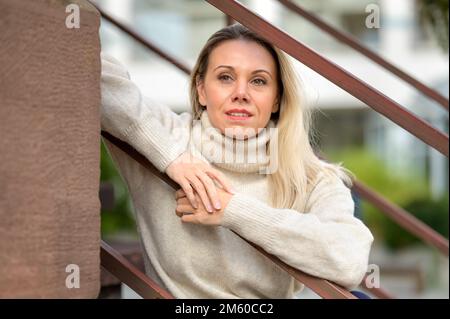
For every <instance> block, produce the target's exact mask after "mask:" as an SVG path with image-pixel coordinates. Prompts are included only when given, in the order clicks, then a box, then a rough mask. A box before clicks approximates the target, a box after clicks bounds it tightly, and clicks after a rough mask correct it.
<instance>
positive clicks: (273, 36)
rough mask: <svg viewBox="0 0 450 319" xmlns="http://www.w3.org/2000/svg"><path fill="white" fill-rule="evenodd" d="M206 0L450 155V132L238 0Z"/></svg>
mask: <svg viewBox="0 0 450 319" xmlns="http://www.w3.org/2000/svg"><path fill="white" fill-rule="evenodd" d="M207 1H208V2H209V3H211V4H212V5H213V6H215V7H216V8H217V9H219V10H220V11H222V12H223V13H225V14H228V15H230V16H231V17H232V18H233V19H234V20H236V21H238V22H239V23H241V24H242V25H244V26H246V27H247V28H249V29H250V30H252V31H253V32H257V33H258V34H259V35H261V36H262V37H264V38H265V39H267V41H270V42H271V43H272V44H274V45H275V46H277V47H278V48H280V49H281V50H283V51H284V52H286V53H288V54H289V55H291V56H292V57H294V58H295V59H297V60H298V61H300V62H302V63H303V64H305V65H306V66H308V67H309V68H311V69H312V70H314V71H315V72H317V73H319V74H321V75H322V76H323V77H325V78H326V79H328V80H329V81H331V82H332V83H334V84H336V85H337V86H339V87H341V88H342V89H344V90H345V91H347V92H348V93H350V94H351V95H353V96H354V97H356V98H358V99H359V100H361V101H362V102H364V103H366V104H367V105H368V106H370V107H371V108H373V109H374V110H375V111H377V112H378V113H380V114H383V115H384V116H386V117H387V118H388V119H390V120H391V121H392V122H394V123H396V124H397V125H399V126H401V127H402V128H404V129H405V130H407V131H408V132H410V133H411V134H413V135H414V136H416V137H417V138H419V139H421V140H422V141H424V142H425V143H426V144H428V145H430V146H431V147H433V148H435V149H436V150H438V151H439V152H441V153H442V154H444V155H445V156H447V157H448V149H449V144H448V135H447V134H445V133H442V132H440V131H438V130H436V129H435V128H433V127H432V126H431V125H430V124H429V123H427V122H426V121H424V120H422V119H420V118H418V117H417V116H415V115H414V114H413V113H411V112H410V111H408V110H407V109H406V108H404V107H403V106H401V105H400V104H398V103H397V102H395V101H393V100H392V99H390V98H388V97H387V96H385V95H384V94H382V93H381V92H379V91H378V90H376V89H375V88H373V87H372V86H370V85H369V84H367V83H366V82H364V81H362V80H360V79H359V78H357V77H355V76H354V75H352V74H351V73H349V72H347V71H346V70H344V69H342V68H341V67H339V66H338V65H336V64H334V63H332V62H331V61H329V60H328V59H326V58H325V57H323V56H321V55H320V54H318V53H316V52H315V51H314V50H312V49H311V48H309V47H307V46H306V45H304V44H302V43H301V42H299V41H297V40H295V39H294V38H292V37H291V36H289V35H288V34H287V33H285V32H283V31H282V30H280V29H278V28H277V27H275V26H273V25H272V24H270V23H268V22H267V21H265V20H264V19H263V18H261V17H260V16H258V15H257V14H255V13H253V12H252V11H250V10H249V9H247V8H246V7H245V6H243V5H242V4H241V3H238V2H236V1H235V0H226V1H225V0H207Z"/></svg>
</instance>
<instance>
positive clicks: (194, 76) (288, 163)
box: [190, 23, 352, 209]
mask: <svg viewBox="0 0 450 319" xmlns="http://www.w3.org/2000/svg"><path fill="white" fill-rule="evenodd" d="M228 40H245V41H253V42H256V43H257V44H259V45H261V46H262V47H264V48H265V49H267V50H268V51H269V53H270V54H271V55H272V57H273V59H274V60H275V62H276V67H277V70H278V72H277V74H278V101H280V107H279V110H278V112H277V113H275V114H273V115H272V119H274V120H276V121H277V127H278V169H277V170H276V172H274V173H272V174H268V178H269V194H270V196H271V203H272V205H273V206H274V207H279V208H297V209H304V205H305V200H306V196H305V195H307V194H308V192H309V191H310V190H311V188H312V187H313V186H314V183H315V181H316V177H317V174H318V173H320V172H323V173H325V174H327V175H329V176H334V177H339V178H341V179H342V180H343V181H344V183H345V184H346V185H347V186H348V187H350V186H351V184H352V178H351V173H350V172H349V171H348V170H346V169H345V168H343V167H342V166H341V164H331V163H327V162H325V161H323V160H321V159H319V158H318V157H317V156H316V155H315V154H314V151H313V149H312V146H311V144H310V135H309V133H310V123H311V112H310V110H309V109H308V108H307V107H306V105H304V103H302V99H301V95H300V90H299V89H300V85H299V81H298V78H297V76H296V73H295V71H294V68H293V66H292V64H291V62H290V61H289V60H288V58H287V56H286V55H285V54H284V53H283V52H282V51H281V50H279V49H278V48H276V47H274V46H272V45H271V44H270V43H269V42H267V41H266V40H265V39H263V38H262V37H260V36H259V35H258V34H256V33H254V32H252V31H250V30H249V29H247V28H246V27H244V26H242V25H241V24H237V23H236V24H233V25H231V26H227V27H225V28H223V29H221V30H219V31H217V32H216V33H214V34H213V35H212V36H211V37H210V38H209V39H208V41H207V42H206V44H205V46H204V47H203V49H202V50H201V52H200V54H199V57H198V59H197V63H196V64H195V67H194V69H193V70H192V73H191V80H190V100H191V105H192V114H193V120H198V119H200V116H201V113H202V112H203V107H202V106H201V105H200V102H199V97H198V92H197V84H198V82H199V81H203V80H204V78H205V75H206V70H207V68H208V58H209V55H210V53H211V52H212V50H213V49H214V48H215V47H217V46H218V45H219V44H220V43H222V42H223V41H228Z"/></svg>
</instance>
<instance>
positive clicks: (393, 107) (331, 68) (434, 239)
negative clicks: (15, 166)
mask: <svg viewBox="0 0 450 319" xmlns="http://www.w3.org/2000/svg"><path fill="white" fill-rule="evenodd" d="M207 1H208V2H210V3H211V4H213V5H214V6H216V7H217V8H218V9H219V10H221V11H223V12H224V13H225V14H226V15H227V21H228V23H230V21H231V19H234V20H236V21H238V22H240V23H241V24H243V25H245V26H247V27H248V28H250V29H253V31H255V32H258V33H259V34H261V35H262V36H265V37H266V38H267V40H269V41H270V42H272V43H274V44H275V45H277V46H278V47H280V48H281V49H284V51H286V52H287V53H291V55H292V56H293V57H294V58H297V59H298V60H300V61H301V62H303V63H304V64H306V65H308V66H310V67H311V68H313V69H314V70H316V71H317V72H319V73H320V74H322V75H323V76H325V77H326V78H328V79H329V80H331V81H332V82H333V83H335V84H336V85H339V86H340V87H342V88H343V89H344V90H346V91H348V92H349V93H350V94H352V95H353V96H355V97H357V98H359V99H360V100H362V101H363V102H366V103H367V104H368V105H369V106H371V107H372V108H373V109H375V110H376V111H377V112H379V113H381V114H383V115H385V116H386V117H388V118H390V119H391V120H392V118H394V119H395V120H393V121H394V122H395V123H397V124H398V125H400V126H402V127H404V128H405V129H407V130H408V131H409V132H410V133H412V134H413V135H415V136H416V137H418V138H420V139H421V140H423V141H424V142H425V143H427V144H428V145H430V146H432V147H434V148H435V149H437V150H439V151H440V152H441V153H443V154H444V155H446V156H447V157H448V136H447V135H446V134H443V133H442V132H439V131H437V130H436V129H434V128H432V127H431V126H430V125H429V124H428V123H426V122H424V121H422V120H421V119H419V118H417V117H416V116H415V115H414V114H412V113H410V112H409V111H408V110H406V109H405V108H403V107H402V106H400V105H399V104H397V103H396V102H394V101H392V100H390V99H389V98H387V97H385V96H384V95H382V94H381V93H380V92H378V91H376V90H375V89H374V88H372V87H370V86H369V85H367V84H366V83H364V82H362V81H361V80H359V79H357V78H355V77H354V76H353V75H351V74H350V73H348V72H346V71H345V70H343V69H341V68H339V67H338V66H336V65H334V64H332V63H331V62H329V61H328V60H326V59H325V58H323V57H321V56H320V55H319V54H317V53H315V52H314V51H312V50H311V49H309V48H307V47H305V46H304V45H302V44H301V43H299V42H298V41H296V40H294V39H292V38H290V37H289V36H288V35H286V34H285V33H283V32H282V31H280V30H278V29H277V28H276V27H274V26H272V25H270V24H269V23H268V22H266V21H264V20H263V19H262V18H260V17H258V16H256V15H255V14H253V13H252V12H251V11H249V10H248V9H246V8H245V7H243V6H242V5H241V4H239V3H237V2H235V1H233V0H230V1H222V2H221V3H220V1H213V0H211V1H209V0H207ZM225 3H226V4H228V7H227V6H226V4H225ZM98 10H99V11H100V13H101V14H102V17H103V18H105V19H106V20H108V21H109V22H111V23H113V24H114V25H116V26H117V27H118V28H119V29H121V30H122V31H124V32H126V33H128V34H129V35H130V36H132V37H133V38H134V39H136V40H137V41H138V42H140V43H141V44H142V45H144V46H145V47H147V48H148V49H150V50H152V51H153V52H155V53H156V54H158V55H160V56H161V57H163V58H164V59H165V60H167V61H169V62H170V63H172V64H174V65H175V66H177V67H178V68H179V69H180V70H182V71H183V72H185V73H187V74H189V73H190V69H189V68H188V67H187V66H185V65H184V64H183V63H181V62H179V61H178V60H177V59H176V58H174V57H172V56H170V55H169V54H167V53H166V52H163V51H162V50H160V49H159V48H158V47H157V46H155V45H153V44H152V43H151V42H150V41H148V40H146V39H144V38H143V37H141V36H140V35H139V34H138V33H136V32H134V31H133V30H131V29H130V28H128V27H126V26H124V25H123V24H121V23H119V22H117V21H116V20H115V19H113V18H112V17H111V16H109V15H108V14H106V13H105V12H103V11H102V10H101V9H100V8H98ZM272 31H274V32H272ZM277 36H278V37H280V38H281V40H277V39H276V38H277ZM303 49H306V53H307V54H306V58H304V59H299V58H298V54H296V53H295V50H303ZM363 54H364V53H363ZM302 55H305V52H304V51H302ZM321 62H323V63H325V67H323V66H322V67H319V65H318V64H320V63H321ZM339 80H340V81H342V82H343V83H340V84H339V83H336V82H339ZM361 88H364V92H366V93H369V95H370V96H369V97H364V96H362V94H361V93H360V92H359V93H358V92H356V91H357V90H358V89H361ZM418 89H419V88H418ZM383 102H387V105H388V106H386V107H385V106H383V105H382V103H383ZM447 103H448V101H447ZM402 117H403V119H402ZM423 128H425V133H423V132H422V133H421V132H420V130H421V129H423ZM102 135H103V137H104V138H107V139H108V140H109V141H111V142H112V143H114V144H115V145H116V146H118V145H121V143H122V145H121V146H119V147H120V148H121V149H122V150H124V151H126V152H127V153H128V154H129V155H130V156H132V157H133V158H135V159H136V160H138V161H139V162H140V163H141V164H143V163H145V162H146V164H145V165H144V166H146V167H148V168H149V169H151V170H152V172H153V173H154V174H155V175H157V176H159V177H160V178H161V179H163V180H164V181H166V182H167V183H169V184H170V185H172V186H176V185H173V184H174V182H173V181H171V180H170V179H169V178H168V177H167V176H165V175H164V174H162V173H160V172H159V171H158V170H157V169H156V168H154V167H153V165H152V164H151V163H150V162H148V161H147V160H146V159H145V158H143V157H142V155H140V154H135V155H131V154H133V152H135V153H137V152H136V151H135V150H134V149H132V147H130V146H129V145H127V144H126V143H124V142H123V141H120V140H117V139H116V138H115V137H113V136H111V135H110V134H108V133H107V132H102ZM434 138H437V139H438V141H437V142H435V143H432V142H431V141H430V139H434ZM113 141H114V142H113ZM444 142H446V143H447V146H446V147H445V146H444V145H443V143H444ZM116 143H117V144H116ZM124 144H126V145H124ZM354 189H355V191H356V192H358V194H360V195H361V197H363V198H364V199H366V200H368V201H370V202H371V203H372V204H374V205H375V206H376V207H378V208H380V209H382V211H383V212H384V213H385V214H386V215H387V216H388V217H390V218H392V219H393V220H394V221H395V222H397V223H398V224H399V225H401V226H402V227H404V228H405V229H407V230H408V231H410V232H411V233H413V234H415V235H416V236H418V237H419V238H421V239H422V240H424V241H425V242H428V243H429V244H431V245H433V246H435V247H437V248H438V249H439V250H440V251H441V252H442V253H444V254H445V255H447V256H448V240H447V239H446V238H444V237H443V236H441V235H440V234H439V233H437V232H436V231H434V230H433V229H431V228H430V227H429V226H427V225H426V224H424V223H423V222H421V221H420V220H418V219H417V218H415V217H414V216H412V215H411V214H410V213H408V212H406V211H404V210H403V209H401V208H400V207H398V206H397V205H395V204H393V203H391V202H389V201H388V200H386V199H384V198H383V196H381V195H379V194H377V193H376V192H375V191H373V190H371V189H370V188H369V187H367V186H365V185H363V184H362V183H361V182H358V181H355V183H354ZM241 238H242V237H241ZM243 240H245V239H244V238H243ZM249 244H250V245H252V246H254V247H255V248H256V249H258V250H259V251H260V252H261V253H263V254H265V255H266V256H267V257H269V258H270V259H271V260H272V261H273V262H275V263H276V264H278V265H279V266H280V267H281V268H282V269H284V270H286V271H287V272H288V273H290V274H291V275H292V276H293V277H294V278H296V279H297V280H299V281H300V282H302V283H304V284H305V285H306V286H307V287H309V288H311V289H312V290H313V291H315V292H316V293H318V294H319V295H320V296H322V297H324V298H354V296H353V295H352V294H350V293H349V292H348V291H346V290H345V289H343V288H342V287H339V286H338V285H336V284H333V283H330V282H328V281H326V280H323V279H319V278H315V277H313V276H310V275H307V274H305V273H303V272H301V271H298V270H297V269H294V268H292V267H290V266H289V265H287V264H285V263H283V262H282V261H281V260H279V259H278V258H277V257H275V256H272V255H270V254H268V253H267V252H265V251H264V250H263V249H261V248H260V247H257V246H255V245H254V244H253V243H250V242H249ZM124 279H126V278H124ZM130 287H131V286H130ZM132 288H133V287H132ZM150 289H154V288H153V287H152V286H150ZM371 291H372V292H373V293H374V294H375V295H378V296H380V297H385V298H389V297H391V296H390V295H389V294H388V293H387V292H385V291H384V290H382V289H371Z"/></svg>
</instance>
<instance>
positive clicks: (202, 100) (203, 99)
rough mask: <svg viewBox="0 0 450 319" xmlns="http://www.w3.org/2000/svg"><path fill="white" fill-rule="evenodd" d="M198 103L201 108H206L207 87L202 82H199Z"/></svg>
mask: <svg viewBox="0 0 450 319" xmlns="http://www.w3.org/2000/svg"><path fill="white" fill-rule="evenodd" d="M197 94H198V102H199V103H200V105H201V106H206V94H205V85H204V82H203V81H202V80H197Z"/></svg>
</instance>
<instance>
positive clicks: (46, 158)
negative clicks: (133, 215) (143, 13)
mask: <svg viewBox="0 0 450 319" xmlns="http://www.w3.org/2000/svg"><path fill="white" fill-rule="evenodd" d="M70 3H75V4H77V5H78V6H79V8H80V28H74V29H68V28H67V27H66V17H67V16H68V15H69V14H70V13H66V6H67V5H68V4H70ZM99 24H100V16H99V14H98V12H97V11H96V10H95V9H94V8H93V7H92V6H91V5H90V4H89V3H88V2H87V1H81V0H80V1H63V0H33V1H30V0H0V297H1V298H17V297H20V298H29V297H31V298H95V297H96V296H97V295H98V292H99V288H100V287H99V286H100V283H99V271H100V257H99V256H100V204H99V199H98V189H99V177H100V152H99V150H100V147H99V146H100V119H99V116H100V115H99V105H100V71H101V65H100V43H99V34H98V29H99ZM71 264H73V265H76V266H74V268H70V267H69V268H66V267H67V266H68V265H71ZM77 267H78V268H77ZM77 269H79V274H80V277H79V278H80V281H79V283H80V287H79V288H76V277H73V276H75V275H76V272H77ZM66 270H67V271H69V272H66ZM68 276H72V277H69V279H72V280H68V283H69V287H73V286H74V285H75V288H68V287H67V285H66V279H67V277H68Z"/></svg>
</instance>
